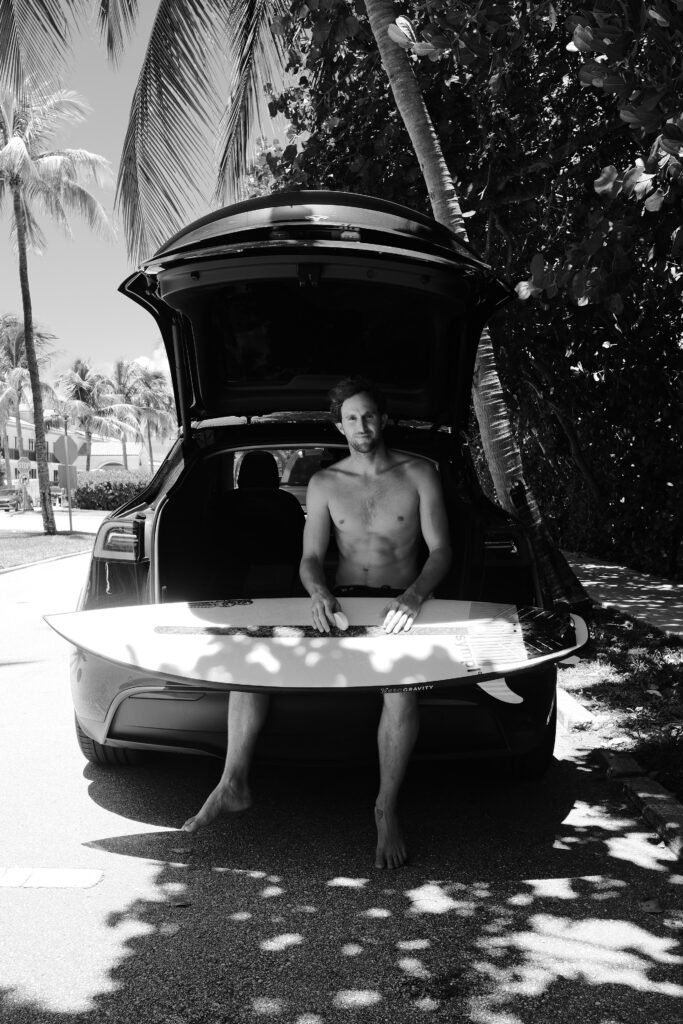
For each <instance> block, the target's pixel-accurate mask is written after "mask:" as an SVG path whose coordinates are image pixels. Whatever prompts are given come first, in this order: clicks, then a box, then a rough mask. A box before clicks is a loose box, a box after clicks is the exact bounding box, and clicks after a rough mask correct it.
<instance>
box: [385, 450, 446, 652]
mask: <svg viewBox="0 0 683 1024" xmlns="http://www.w3.org/2000/svg"><path fill="white" fill-rule="evenodd" d="M415 477H416V479H415V483H416V486H417V492H418V497H419V502H420V505H419V512H420V529H421V530H422V536H423V537H424V540H425V544H426V545H427V548H428V550H429V555H428V556H427V560H426V561H425V564H424V565H423V566H422V570H421V572H420V574H419V576H418V577H417V579H416V580H414V581H413V583H411V585H410V586H409V587H407V588H406V590H405V591H404V592H403V594H401V596H400V597H398V598H396V599H395V601H392V602H391V604H390V606H389V608H388V610H387V614H386V616H385V618H384V623H383V628H384V630H385V631H386V632H387V633H401V632H403V631H405V630H409V629H410V628H411V627H412V625H413V622H414V621H415V618H416V617H417V614H418V612H419V611H420V608H421V607H422V603H423V601H426V599H427V598H428V597H429V595H430V594H431V593H432V592H433V590H434V588H435V587H437V586H438V585H439V583H440V582H441V580H442V579H443V578H444V576H445V575H446V573H447V572H448V570H449V568H450V565H451V557H452V553H451V542H450V537H449V532H448V517H447V515H446V506H445V505H444V500H443V493H442V490H441V481H440V480H439V475H438V473H437V472H436V470H435V469H434V467H433V466H432V465H431V464H430V463H420V464H419V468H418V469H417V472H416V474H415Z"/></svg>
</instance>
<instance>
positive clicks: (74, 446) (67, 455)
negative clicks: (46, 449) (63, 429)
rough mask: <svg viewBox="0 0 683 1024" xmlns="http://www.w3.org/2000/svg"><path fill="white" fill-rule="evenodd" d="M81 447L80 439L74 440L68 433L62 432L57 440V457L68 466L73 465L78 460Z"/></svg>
mask: <svg viewBox="0 0 683 1024" xmlns="http://www.w3.org/2000/svg"><path fill="white" fill-rule="evenodd" d="M79 449H80V445H79V443H78V441H74V439H73V437H69V435H68V434H60V435H59V437H58V438H57V440H56V441H55V457H56V459H57V461H58V462H63V463H64V464H65V465H67V466H71V465H73V463H74V462H75V461H76V456H77V455H78V452H79Z"/></svg>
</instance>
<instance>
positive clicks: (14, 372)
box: [0, 366, 52, 508]
mask: <svg viewBox="0 0 683 1024" xmlns="http://www.w3.org/2000/svg"><path fill="white" fill-rule="evenodd" d="M40 390H41V397H42V398H50V397H52V388H51V387H50V385H49V384H45V383H43V382H41V384H40ZM31 398H32V390H31V379H30V375H29V372H28V370H27V369H26V368H25V367H23V366H12V367H9V368H8V369H7V370H5V372H4V374H3V375H2V377H1V378H0V410H2V412H0V423H3V422H4V428H5V430H6V423H7V420H8V419H9V417H10V415H12V414H14V425H15V430H16V436H17V448H18V450H19V458H21V459H23V458H24V456H25V454H26V452H25V449H24V432H23V429H22V426H21V406H22V405H23V404H24V403H25V402H26V401H31ZM34 408H35V407H34ZM34 427H35V423H34ZM5 465H6V469H7V479H8V482H9V481H10V480H11V476H12V471H11V466H10V462H9V440H8V443H7V445H6V447H5ZM22 491H23V495H24V508H27V507H28V505H29V500H28V491H27V489H26V487H25V486H22Z"/></svg>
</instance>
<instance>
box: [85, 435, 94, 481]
mask: <svg viewBox="0 0 683 1024" xmlns="http://www.w3.org/2000/svg"><path fill="white" fill-rule="evenodd" d="M84 429H85V471H86V473H89V472H90V455H91V453H92V432H91V431H90V428H89V427H87V426H86V427H85V428H84Z"/></svg>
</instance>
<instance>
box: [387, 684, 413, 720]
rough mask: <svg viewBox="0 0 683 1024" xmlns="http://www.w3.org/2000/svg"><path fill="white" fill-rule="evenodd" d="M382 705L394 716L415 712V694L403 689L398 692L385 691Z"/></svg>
mask: <svg viewBox="0 0 683 1024" xmlns="http://www.w3.org/2000/svg"><path fill="white" fill-rule="evenodd" d="M383 696H384V707H385V709H386V711H387V712H388V713H389V714H390V715H392V716H395V717H396V718H402V717H405V716H407V715H411V716H412V715H415V714H416V713H417V694H416V693H407V692H406V691H405V690H404V691H402V692H400V693H385V694H384V695H383Z"/></svg>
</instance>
